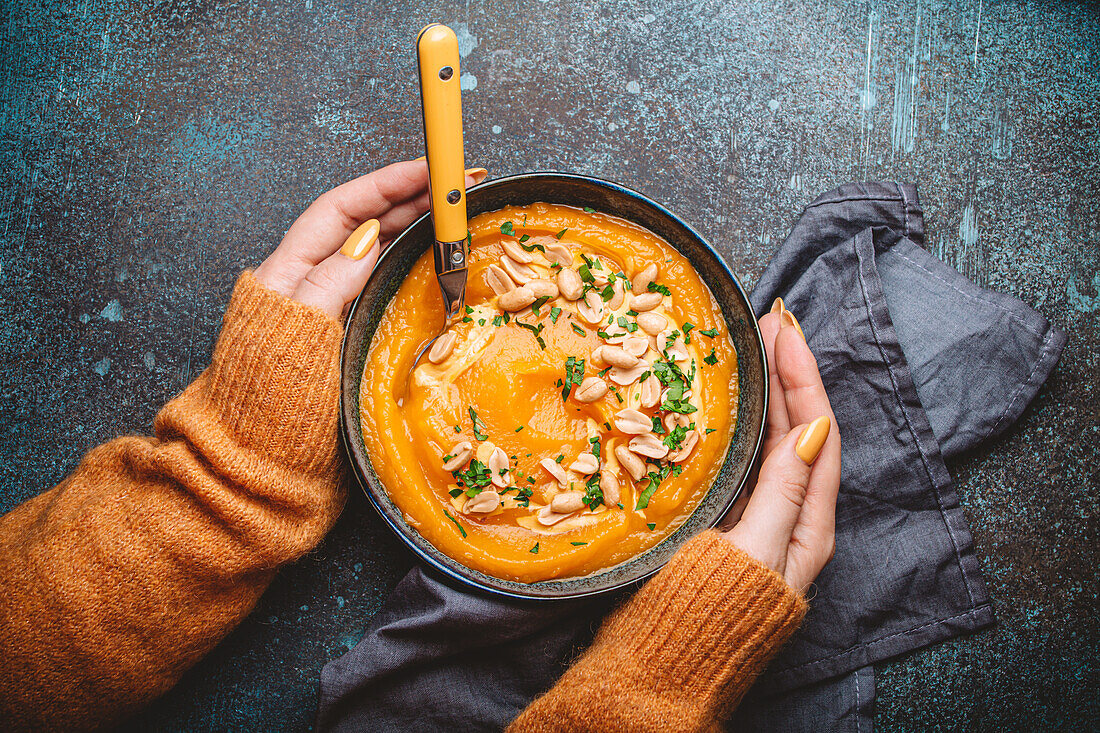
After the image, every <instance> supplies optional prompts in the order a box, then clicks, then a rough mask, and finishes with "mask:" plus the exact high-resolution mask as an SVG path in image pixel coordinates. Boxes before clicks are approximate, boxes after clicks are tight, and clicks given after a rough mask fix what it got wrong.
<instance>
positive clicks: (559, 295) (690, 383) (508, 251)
mask: <svg viewBox="0 0 1100 733" xmlns="http://www.w3.org/2000/svg"><path fill="white" fill-rule="evenodd" d="M470 233H471V239H470V246H471V248H470V271H469V281H468V284H467V290H466V303H467V306H466V311H465V314H464V317H463V318H462V321H461V322H460V323H458V324H456V325H455V326H453V327H452V328H451V329H450V330H449V331H448V332H447V333H446V334H444V336H442V337H440V339H438V340H437V341H436V342H435V344H434V345H433V347H432V348H431V349H430V350H429V352H428V353H427V354H425V357H424V358H423V359H421V362H420V364H418V366H417V368H416V370H415V371H414V372H413V373H412V374H411V375H410V374H409V368H410V367H411V366H412V364H413V362H414V360H415V358H416V355H417V354H418V353H419V351H420V349H421V348H422V347H423V346H424V345H425V344H426V343H427V342H428V341H429V340H430V339H431V338H432V337H434V336H435V335H436V334H437V333H439V331H440V330H441V329H442V327H443V305H442V301H441V298H440V295H439V291H438V286H437V284H436V282H435V275H434V270H433V265H432V254H431V252H426V253H425V254H424V256H423V257H421V258H420V259H419V260H418V261H417V262H416V264H415V265H414V266H413V268H412V271H411V272H410V274H409V276H408V277H407V278H406V279H405V281H404V283H403V284H402V285H401V287H400V289H399V290H398V292H397V294H396V295H395V296H394V299H393V301H392V302H391V303H390V304H389V306H388V307H387V309H386V312H385V314H384V316H383V318H382V320H381V322H380V324H379V326H378V330H377V332H376V333H375V335H374V337H373V339H372V341H371V345H370V350H369V353H368V357H367V363H366V367H365V369H364V373H363V381H362V387H361V392H360V394H361V421H362V426H363V439H364V441H365V443H366V446H367V450H368V452H369V455H370V459H371V463H372V464H373V466H374V469H375V471H376V472H377V473H378V476H379V477H380V478H381V480H382V483H383V484H385V486H386V488H387V490H388V491H389V494H390V497H391V498H392V499H393V501H394V503H395V504H396V505H397V506H398V507H399V508H400V509H401V510H402V512H403V513H404V516H405V519H406V521H407V522H408V523H409V524H410V525H411V526H412V527H414V528H415V529H416V530H417V531H419V532H420V533H421V534H422V535H423V536H424V537H425V538H426V539H427V540H428V541H429V542H431V543H432V544H433V545H434V546H435V547H437V548H438V549H439V550H441V551H442V552H444V553H446V554H447V555H449V556H451V557H452V558H454V559H456V560H458V561H459V562H461V563H462V564H464V565H466V566H468V567H471V568H475V569H477V570H480V571H482V572H484V573H487V574H489V575H493V576H496V577H499V578H505V579H508V580H515V581H520V582H534V581H538V580H546V579H551V578H563V577H569V576H577V575H584V574H587V573H592V572H594V571H597V570H600V569H602V568H607V567H610V566H612V565H615V564H617V563H620V562H623V561H624V560H627V559H629V558H631V557H634V556H635V555H638V554H639V553H641V552H643V551H644V550H646V549H648V548H650V547H652V546H653V545H655V544H656V543H658V542H659V541H660V540H662V539H663V538H665V537H667V536H668V535H669V534H671V533H672V532H673V531H675V529H676V528H677V527H678V526H680V524H681V523H682V522H683V521H684V520H685V519H686V518H687V517H688V516H689V515H690V514H691V512H692V511H693V510H694V509H695V507H696V505H697V504H698V503H699V500H700V499H701V498H702V497H703V495H704V494H705V493H706V491H707V489H708V488H709V486H710V484H711V482H712V481H713V479H714V477H715V475H716V474H717V472H718V470H719V468H720V467H721V464H722V462H723V459H724V457H725V454H726V451H727V449H728V448H729V444H730V439H731V436H732V435H733V432H734V428H735V420H736V415H737V399H738V385H737V355H736V352H735V351H734V348H733V344H732V342H731V341H730V336H729V332H728V330H727V328H726V324H725V321H724V320H723V318H722V314H721V311H720V309H719V307H718V304H717V303H716V302H715V300H714V297H713V296H712V295H711V293H710V291H709V290H708V289H707V287H706V285H705V284H704V283H703V282H702V280H701V279H700V278H699V276H698V274H697V273H696V272H695V270H694V269H693V268H692V266H691V265H690V264H689V263H688V261H687V260H686V259H685V258H684V257H683V256H681V255H680V254H679V253H678V252H677V251H676V250H675V249H673V248H672V247H671V246H670V245H669V244H668V243H666V242H665V241H664V240H662V239H660V238H659V237H657V236H655V235H654V234H652V233H650V232H649V231H647V230H645V229H643V228H641V227H639V226H637V225H635V224H632V223H630V222H627V221H625V220H623V219H620V218H618V217H615V216H611V215H608V214H603V213H599V212H594V211H590V210H584V211H582V210H581V209H577V208H573V207H569V206H561V205H554V204H533V205H531V206H526V207H522V208H520V207H507V208H505V209H502V210H500V211H495V212H491V213H486V214H481V215H480V216H477V217H475V218H474V219H472V220H471V221H470Z"/></svg>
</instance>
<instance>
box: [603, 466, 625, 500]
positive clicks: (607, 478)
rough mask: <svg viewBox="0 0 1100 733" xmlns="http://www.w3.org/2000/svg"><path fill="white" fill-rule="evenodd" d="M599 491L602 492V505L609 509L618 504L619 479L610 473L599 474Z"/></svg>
mask: <svg viewBox="0 0 1100 733" xmlns="http://www.w3.org/2000/svg"><path fill="white" fill-rule="evenodd" d="M600 490H601V491H602V492H603V503H604V504H606V505H607V506H609V507H612V506H615V505H616V504H618V503H619V496H620V494H619V479H617V478H615V474H613V473H611V472H610V471H604V472H603V473H601V474H600Z"/></svg>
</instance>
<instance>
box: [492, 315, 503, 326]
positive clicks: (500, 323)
mask: <svg viewBox="0 0 1100 733" xmlns="http://www.w3.org/2000/svg"><path fill="white" fill-rule="evenodd" d="M493 325H494V326H496V327H497V328H500V327H501V326H503V325H504V318H503V316H496V317H495V318H493Z"/></svg>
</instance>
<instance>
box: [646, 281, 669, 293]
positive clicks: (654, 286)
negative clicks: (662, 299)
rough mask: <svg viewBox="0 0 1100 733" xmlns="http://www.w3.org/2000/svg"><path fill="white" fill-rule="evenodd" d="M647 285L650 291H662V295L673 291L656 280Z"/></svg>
mask: <svg viewBox="0 0 1100 733" xmlns="http://www.w3.org/2000/svg"><path fill="white" fill-rule="evenodd" d="M646 287H647V288H648V289H649V292H651V293H660V294H661V295H672V291H671V290H669V289H668V288H667V287H666V286H664V285H659V284H657V283H655V282H650V283H649V285H647V286H646Z"/></svg>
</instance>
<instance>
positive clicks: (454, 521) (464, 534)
mask: <svg viewBox="0 0 1100 733" xmlns="http://www.w3.org/2000/svg"><path fill="white" fill-rule="evenodd" d="M443 513H444V514H446V515H447V519H449V520H451V522H452V523H454V526H456V527H458V531H459V532H461V533H462V539H466V530H465V529H463V528H462V525H461V524H459V523H458V520H457V519H455V518H454V517H452V516H451V513H450V512H449V511H447V510H446V509H444V510H443Z"/></svg>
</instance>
